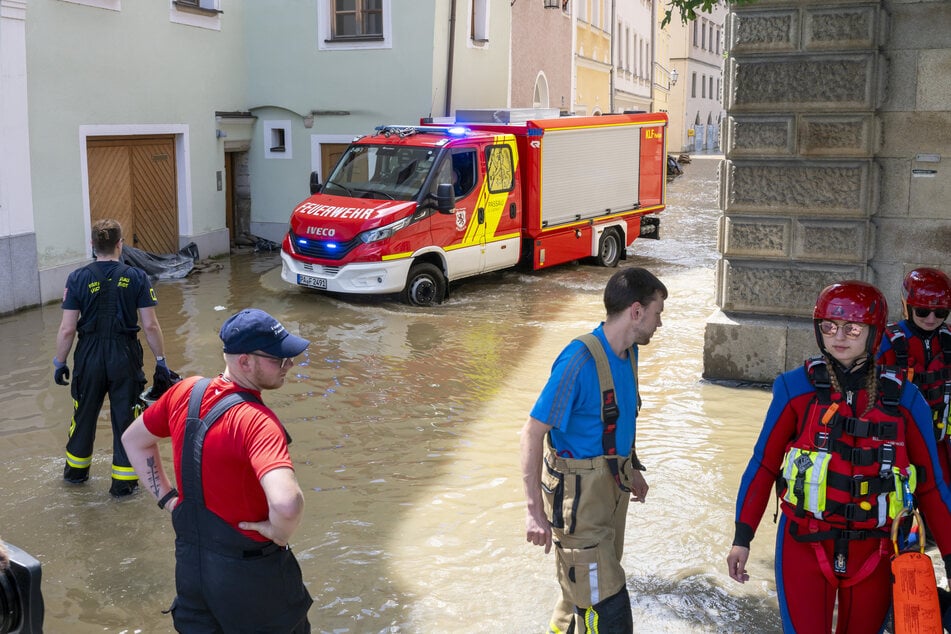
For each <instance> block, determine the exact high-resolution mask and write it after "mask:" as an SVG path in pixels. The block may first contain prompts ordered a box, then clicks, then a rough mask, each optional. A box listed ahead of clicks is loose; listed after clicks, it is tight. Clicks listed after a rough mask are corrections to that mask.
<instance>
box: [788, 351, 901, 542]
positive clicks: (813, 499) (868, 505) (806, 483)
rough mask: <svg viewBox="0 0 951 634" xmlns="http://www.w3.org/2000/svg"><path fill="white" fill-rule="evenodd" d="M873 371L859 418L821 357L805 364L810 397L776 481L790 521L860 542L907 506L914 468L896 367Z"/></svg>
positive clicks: (898, 370)
mask: <svg viewBox="0 0 951 634" xmlns="http://www.w3.org/2000/svg"><path fill="white" fill-rule="evenodd" d="M879 371H880V374H879V379H878V380H879V390H878V398H877V400H876V402H875V405H874V407H873V408H872V409H871V410H870V411H869V413H868V414H867V415H864V416H858V415H857V414H856V412H854V411H853V409H852V407H853V406H852V405H850V404H849V403H848V401H846V400H844V399H843V398H842V395H841V394H839V393H833V392H832V383H831V380H830V377H829V368H828V366H827V365H826V362H825V360H824V359H823V358H822V357H816V358H813V359H809V360H808V361H806V374H807V376H808V378H809V381H810V382H811V383H812V385H813V386H815V388H816V395H815V396H814V397H813V399H812V401H811V402H810V404H809V407H808V409H807V410H806V413H805V417H804V420H803V421H802V423H801V425H802V426H801V428H800V432H799V435H798V436H797V437H796V439H795V440H794V441H793V442H792V443H791V444H790V446H789V447H788V449H787V452H786V456H785V458H784V460H783V467H782V476H781V477H782V482H781V485H784V486H780V489H781V497H782V500H783V509H784V511H785V512H786V514H787V515H788V516H789V517H790V519H791V521H793V522H796V523H802V522H803V521H804V520H806V519H808V518H810V517H811V518H815V519H817V520H821V521H823V522H826V523H827V524H828V525H829V526H830V527H832V528H845V529H848V530H849V531H851V532H854V533H855V535H854V537H847V538H863V539H864V538H865V537H867V536H871V534H870V535H864V533H865V532H867V531H869V530H874V529H881V528H882V527H887V526H888V525H889V523H890V520H891V519H893V518H894V517H896V516H897V515H898V514H899V513H900V512H901V510H902V509H903V508H904V507H905V506H906V505H908V504H910V503H911V494H912V493H913V492H914V490H915V488H916V485H917V472H916V469H915V467H914V466H912V465H911V463H910V461H909V458H908V453H907V450H906V447H905V420H904V418H903V417H902V415H901V412H900V411H899V409H898V403H899V399H900V396H901V390H902V385H903V378H902V372H901V370H900V369H899V368H896V367H885V366H883V367H880V368H879ZM797 520H798V521H797ZM837 536H838V537H840V536H841V535H837Z"/></svg>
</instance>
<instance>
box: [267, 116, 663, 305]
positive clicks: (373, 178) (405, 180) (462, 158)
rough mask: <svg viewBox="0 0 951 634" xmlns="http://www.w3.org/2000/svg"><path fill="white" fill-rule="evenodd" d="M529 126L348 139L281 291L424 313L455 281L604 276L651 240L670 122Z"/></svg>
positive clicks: (310, 204)
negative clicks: (565, 273) (379, 300)
mask: <svg viewBox="0 0 951 634" xmlns="http://www.w3.org/2000/svg"><path fill="white" fill-rule="evenodd" d="M554 113H555V114H556V115H557V110H556V111H554ZM533 114H537V111H530V112H528V113H526V112H524V111H519V110H503V111H499V110H492V111H461V112H458V113H457V116H456V118H455V120H453V121H451V122H449V123H441V122H433V121H431V120H428V119H423V120H421V122H420V123H419V124H418V125H405V126H400V125H386V126H380V127H378V128H377V129H376V130H375V133H374V134H372V135H368V136H363V137H358V138H356V139H355V140H354V141H353V142H352V143H351V145H350V146H349V148H348V149H347V150H346V152H345V153H344V154H343V155H342V156H341V158H340V160H339V161H338V163H337V165H336V167H335V168H334V169H333V171H331V173H330V175H329V176H328V177H327V178H326V180H324V182H323V183H320V182H319V181H318V179H317V175H316V174H312V175H311V193H312V195H311V196H310V197H309V198H307V199H306V200H304V201H303V202H301V203H300V204H299V205H297V207H296V208H295V209H294V211H293V213H292V214H291V218H290V228H289V231H288V232H287V235H286V236H285V238H284V240H283V243H282V245H281V259H282V271H281V277H282V278H283V279H284V280H285V281H286V282H288V283H290V284H295V285H298V286H301V287H306V288H310V289H317V290H320V291H328V292H336V293H360V294H397V293H399V294H400V298H401V299H402V300H403V301H404V302H406V303H408V304H412V305H417V306H428V305H432V304H436V303H440V302H442V301H443V299H444V298H445V297H446V294H447V292H448V289H449V283H450V282H453V281H455V280H458V279H461V278H465V277H469V276H473V275H479V274H481V273H485V272H488V271H496V270H500V269H505V268H509V267H514V266H516V265H519V264H522V265H524V266H526V267H528V268H531V269H532V270H538V269H543V268H547V267H550V266H555V265H558V264H563V263H566V262H571V261H575V260H582V259H587V258H591V259H593V260H594V261H595V262H596V263H597V264H599V265H601V266H607V267H613V266H617V263H618V260H620V259H623V258H625V257H626V248H627V247H628V246H629V245H630V244H631V243H632V242H634V240H635V239H636V238H638V237H648V238H657V237H658V235H659V227H660V219H659V217H658V216H657V214H658V213H659V212H660V211H661V210H663V209H664V205H665V195H666V189H665V187H666V169H667V153H666V149H667V147H666V130H667V115H666V114H664V113H638V114H617V115H604V116H592V117H559V116H547V117H541V118H533V116H532V115H533Z"/></svg>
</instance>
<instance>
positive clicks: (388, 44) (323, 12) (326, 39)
mask: <svg viewBox="0 0 951 634" xmlns="http://www.w3.org/2000/svg"><path fill="white" fill-rule="evenodd" d="M381 6H382V9H381V11H382V17H381V21H382V27H383V35H382V36H372V37H344V38H334V28H335V24H334V22H335V20H334V17H335V15H336V13H335V11H334V10H335V8H336V5H335V1H334V0H317V49H318V50H321V51H333V50H342V51H346V50H359V49H391V48H393V26H392V16H393V11H392V0H381Z"/></svg>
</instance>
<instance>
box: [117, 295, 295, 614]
mask: <svg viewBox="0 0 951 634" xmlns="http://www.w3.org/2000/svg"><path fill="white" fill-rule="evenodd" d="M220 334H221V340H222V342H223V343H224V359H225V371H224V373H222V374H220V375H219V376H217V377H215V378H212V379H207V378H202V377H191V378H188V379H185V380H184V381H182V382H180V383H177V384H176V385H174V386H172V388H171V389H169V391H168V392H166V393H165V395H164V396H162V397H161V398H160V399H159V400H158V401H156V403H155V404H154V405H152V406H151V407H149V408H148V409H146V410H145V411H144V412H143V413H142V415H141V416H139V417H138V418H137V419H136V420H135V422H133V423H132V425H131V426H130V427H129V429H128V431H126V433H125V434H123V436H122V442H123V444H124V445H125V448H126V451H127V452H128V454H129V458H130V460H131V462H132V466H133V467H135V470H136V472H137V473H138V474H139V479H140V481H141V482H142V483H143V484H144V486H145V488H147V489H148V490H149V491H150V492H151V493H152V495H153V496H155V498H156V499H157V500H158V505H159V507H160V508H162V509H165V510H169V511H170V512H171V514H172V524H173V526H174V527H175V588H176V597H175V601H174V602H173V604H172V608H171V611H172V617H173V620H174V624H175V629H176V630H178V631H184V632H190V631H199V630H200V631H226V632H231V631H266V632H292V633H297V632H310V624H309V622H308V620H307V610H308V608H309V607H310V605H311V603H312V602H313V601H312V599H311V597H310V594H309V593H308V592H307V589H306V588H305V586H304V583H303V579H302V577H301V571H300V566H299V565H298V564H297V560H296V559H295V558H294V555H293V554H292V553H291V551H290V548H289V546H288V545H287V543H288V540H289V539H290V537H291V535H292V533H293V532H294V530H295V529H296V528H297V526H298V525H299V524H300V521H301V516H302V513H303V507H304V497H303V494H302V493H301V490H300V486H299V485H298V483H297V478H296V476H295V475H294V467H293V464H292V463H291V459H290V455H289V454H288V450H287V444H288V442H289V440H290V439H289V437H288V435H287V432H286V431H285V430H284V426H283V425H282V424H281V422H280V420H278V418H277V416H276V415H275V414H274V412H272V411H271V410H270V409H268V408H267V407H266V406H265V405H264V404H263V403H262V402H261V392H262V391H263V390H273V389H277V388H279V387H281V386H282V385H283V384H284V379H285V376H286V374H287V371H288V369H289V368H291V367H293V365H294V357H296V356H297V355H299V354H301V353H302V352H303V351H304V350H305V349H306V348H307V346H308V345H310V342H309V341H307V340H306V339H302V338H300V337H298V336H295V335H292V334H291V333H289V332H288V331H287V330H286V329H285V328H284V327H283V326H282V325H281V324H280V322H278V321H277V320H276V319H274V318H273V317H272V316H270V315H268V314H267V313H265V312H263V311H261V310H257V309H247V310H243V311H241V312H239V313H237V314H235V315H233V316H232V317H230V318H229V319H228V320H227V321H225V323H224V325H223V326H222V327H221V333H220ZM169 437H170V438H171V441H172V454H173V456H174V463H175V480H176V481H177V482H178V486H179V487H180V488H181V493H179V491H178V490H177V489H176V488H175V487H173V486H172V484H171V483H170V482H169V479H168V476H167V475H166V472H165V470H164V468H163V466H162V461H161V457H160V456H159V448H158V443H159V440H160V439H162V438H169Z"/></svg>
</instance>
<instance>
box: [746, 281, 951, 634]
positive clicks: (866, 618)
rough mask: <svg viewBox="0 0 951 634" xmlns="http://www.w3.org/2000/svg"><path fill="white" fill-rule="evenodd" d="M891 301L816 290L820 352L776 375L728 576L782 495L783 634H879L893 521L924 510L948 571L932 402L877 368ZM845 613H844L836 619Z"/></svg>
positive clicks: (949, 495) (900, 376)
mask: <svg viewBox="0 0 951 634" xmlns="http://www.w3.org/2000/svg"><path fill="white" fill-rule="evenodd" d="M886 318H887V305H886V302H885V297H884V296H883V295H882V293H881V292H880V291H879V290H878V289H876V288H875V287H874V286H872V285H871V284H867V283H865V282H860V281H845V282H840V283H836V284H832V285H831V286H828V287H826V288H825V289H823V290H822V292H820V293H819V297H818V299H817V301H816V305H815V310H814V311H813V323H814V327H815V333H816V341H817V343H818V345H819V352H820V355H819V356H817V357H814V358H811V359H809V360H807V361H806V363H805V365H804V366H802V367H799V368H796V369H794V370H790V371H788V372H785V373H783V374H780V375H779V376H778V377H777V378H776V381H775V382H774V383H773V398H772V402H771V403H770V407H769V410H768V412H767V414H766V419H765V422H764V423H763V428H762V431H761V432H760V435H759V439H758V440H757V442H756V445H755V447H754V448H753V456H752V458H750V461H749V464H748V465H747V467H746V471H745V472H744V474H743V477H742V480H741V482H740V488H739V493H738V494H737V502H736V517H735V520H736V527H735V536H734V540H733V546H732V548H731V550H730V553H729V555H728V556H727V566H728V571H729V574H730V577H732V578H733V579H735V580H736V581H738V582H740V583H745V582H746V581H747V580H748V579H749V574H748V572H747V570H746V563H747V561H748V560H749V556H750V543H751V541H752V540H753V536H754V534H755V531H756V527H757V526H758V525H759V522H760V520H761V519H762V516H763V513H764V511H765V510H766V507H767V505H768V504H769V502H770V498H771V497H772V492H773V490H774V487H775V489H776V491H777V494H778V495H779V496H780V501H779V505H780V509H781V511H782V512H781V515H780V519H779V527H778V530H777V534H776V553H775V573H776V591H777V595H778V599H779V608H780V615H781V617H782V626H783V631H785V632H800V633H802V632H810V633H812V632H831V631H832V628H833V623H834V622H835V631H836V632H839V633H845V632H880V631H882V630H883V628H884V625H885V620H886V618H887V615H888V610H889V606H890V605H891V586H892V583H891V569H890V557H891V554H892V552H893V549H892V544H891V540H890V535H889V529H890V528H891V524H892V520H893V518H895V517H896V516H897V515H899V514H900V513H901V511H902V510H903V509H904V508H905V507H907V506H909V505H911V504H914V503H915V502H917V504H918V505H919V506H920V508H921V509H922V510H923V511H924V512H925V513H926V514H927V515H928V516H929V517H930V518H932V522H931V523H930V524H929V526H932V525H933V526H934V534H935V538H936V541H937V544H938V547H939V549H940V550H941V554H942V555H945V558H944V561H945V566H946V567H948V566H949V565H951V556H949V553H951V490H949V489H948V487H947V485H946V484H945V482H944V479H943V477H942V475H941V470H940V466H939V465H938V461H937V457H936V451H937V449H936V445H935V439H934V434H933V433H932V431H931V429H932V424H931V416H930V410H929V408H928V404H927V403H926V402H925V400H924V398H922V396H921V393H920V392H919V391H918V389H917V388H916V387H915V386H914V385H913V384H912V383H910V382H908V381H906V380H904V373H903V372H902V371H901V370H900V369H898V368H891V369H889V368H885V367H879V366H876V364H875V362H874V359H875V353H876V351H877V350H878V346H879V342H880V341H881V337H882V332H883V331H884V329H885V324H886ZM834 614H837V617H834V616H833V615H834Z"/></svg>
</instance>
